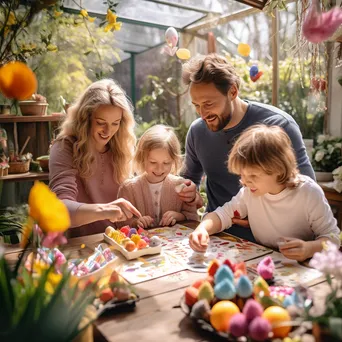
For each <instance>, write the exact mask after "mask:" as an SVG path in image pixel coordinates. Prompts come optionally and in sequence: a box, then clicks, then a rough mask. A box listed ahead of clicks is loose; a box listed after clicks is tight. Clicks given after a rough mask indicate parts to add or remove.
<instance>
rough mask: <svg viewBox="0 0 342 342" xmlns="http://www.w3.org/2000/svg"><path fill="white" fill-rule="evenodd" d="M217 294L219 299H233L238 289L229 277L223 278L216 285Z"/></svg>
mask: <svg viewBox="0 0 342 342" xmlns="http://www.w3.org/2000/svg"><path fill="white" fill-rule="evenodd" d="M214 292H215V296H216V297H217V298H219V299H226V300H229V299H233V298H234V297H235V295H236V289H235V286H234V284H233V283H232V281H230V280H229V279H227V278H226V279H223V280H222V281H220V282H219V283H216V285H215V287H214Z"/></svg>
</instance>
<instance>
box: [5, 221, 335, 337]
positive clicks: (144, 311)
mask: <svg viewBox="0 0 342 342" xmlns="http://www.w3.org/2000/svg"><path fill="white" fill-rule="evenodd" d="M183 224H185V225H186V226H188V227H190V228H195V227H196V226H197V224H198V222H186V223H183ZM102 241H103V235H102V234H96V235H90V236H86V237H79V238H73V239H70V240H69V242H68V245H66V246H65V247H64V248H62V250H63V251H64V252H68V253H71V256H72V255H73V254H74V253H77V254H79V253H80V250H81V248H80V246H81V244H85V245H86V248H84V249H83V250H84V253H87V249H88V248H89V249H92V250H93V248H94V247H95V246H97V245H98V244H99V243H101V242H102ZM88 252H89V250H88ZM18 253H20V251H19V250H18V248H16V247H12V248H11V249H10V250H8V251H7V253H6V258H7V259H8V260H10V261H11V262H15V260H16V259H17V258H18ZM81 253H82V250H81ZM203 276H204V274H203V273H195V272H191V271H180V272H177V273H175V274H171V275H168V276H164V277H161V278H157V279H153V280H149V281H146V282H143V283H140V284H137V285H134V287H135V289H136V290H137V292H138V294H139V296H140V301H139V302H138V303H137V306H136V308H135V310H134V311H133V312H126V313H121V314H111V315H106V316H102V317H100V318H99V319H98V320H97V321H96V323H95V335H94V336H95V341H101V342H102V341H113V342H114V341H115V342H120V341H125V342H127V341H139V342H151V341H165V342H174V341H182V342H186V341H213V337H212V335H208V334H206V333H205V332H202V331H199V330H196V329H195V327H194V325H193V323H192V322H191V320H190V319H189V318H188V317H186V316H185V315H184V313H183V312H182V311H181V309H180V307H179V302H180V298H181V297H182V295H183V293H184V289H185V288H186V287H187V286H189V285H191V284H192V283H193V282H194V281H195V280H196V279H201V278H203ZM313 288H314V289H315V300H322V297H323V296H324V294H325V293H327V292H328V290H329V286H328V284H327V283H325V282H322V283H321V284H318V285H315V286H313ZM316 289H317V291H316ZM313 341H314V340H313Z"/></svg>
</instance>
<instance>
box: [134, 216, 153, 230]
mask: <svg viewBox="0 0 342 342" xmlns="http://www.w3.org/2000/svg"><path fill="white" fill-rule="evenodd" d="M153 224H154V220H153V218H152V217H151V216H148V215H147V216H142V217H140V218H139V219H138V220H137V227H138V228H149V227H152V226H153Z"/></svg>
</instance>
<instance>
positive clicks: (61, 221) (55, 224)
mask: <svg viewBox="0 0 342 342" xmlns="http://www.w3.org/2000/svg"><path fill="white" fill-rule="evenodd" d="M28 202H29V207H30V216H31V217H32V218H33V219H34V220H35V221H36V222H37V224H38V225H39V227H40V228H41V229H42V230H43V231H44V232H45V233H47V232H64V231H66V230H67V229H68V228H69V227H70V216H69V212H68V209H67V207H66V206H65V204H64V203H63V202H62V201H61V200H59V199H58V198H57V196H56V194H55V193H53V192H52V191H50V189H49V187H48V186H47V185H45V184H44V183H41V182H37V181H36V182H35V183H34V185H33V187H32V189H31V191H30V194H29V200H28Z"/></svg>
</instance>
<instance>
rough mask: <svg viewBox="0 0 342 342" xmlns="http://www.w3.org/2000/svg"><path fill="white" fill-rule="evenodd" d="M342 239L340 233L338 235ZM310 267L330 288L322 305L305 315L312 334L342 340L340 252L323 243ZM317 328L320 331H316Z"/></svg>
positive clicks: (332, 246)
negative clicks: (317, 271)
mask: <svg viewBox="0 0 342 342" xmlns="http://www.w3.org/2000/svg"><path fill="white" fill-rule="evenodd" d="M340 237H341V239H342V233H341V235H340ZM310 266H311V267H314V268H316V269H317V270H319V271H321V272H322V273H323V274H324V275H325V277H326V280H327V283H328V284H329V287H330V292H329V294H328V295H327V296H326V297H325V298H324V305H321V304H322V303H319V304H318V305H314V306H313V307H312V308H310V310H309V311H308V312H307V313H306V314H307V318H308V319H309V320H311V321H313V322H314V323H316V329H315V324H314V334H317V331H315V330H319V332H320V331H322V330H323V331H324V330H325V331H326V332H327V333H328V334H329V335H330V336H331V337H330V339H329V341H341V340H342V252H340V251H339V248H338V247H337V246H336V245H335V244H333V243H332V242H330V241H326V242H324V249H323V251H322V252H320V253H315V254H314V256H313V258H312V259H311V260H310ZM317 327H319V328H320V329H317Z"/></svg>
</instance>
